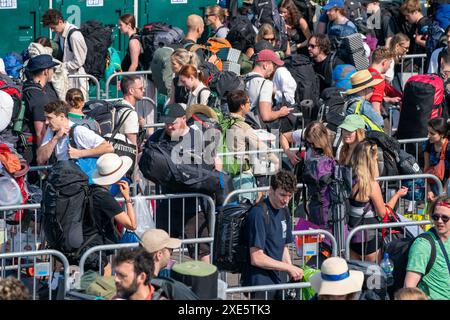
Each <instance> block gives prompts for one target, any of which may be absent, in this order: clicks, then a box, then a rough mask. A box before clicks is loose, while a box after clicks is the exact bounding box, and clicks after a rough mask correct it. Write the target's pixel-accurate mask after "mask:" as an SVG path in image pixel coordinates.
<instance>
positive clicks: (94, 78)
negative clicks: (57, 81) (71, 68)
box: [69, 74, 100, 100]
mask: <svg viewBox="0 0 450 320" xmlns="http://www.w3.org/2000/svg"><path fill="white" fill-rule="evenodd" d="M83 78H87V79H89V80H92V82H93V83H94V84H95V88H96V92H97V95H96V97H95V98H96V99H97V100H99V99H100V83H99V82H98V79H97V78H96V77H94V76H93V75H91V74H71V75H69V79H83Z"/></svg>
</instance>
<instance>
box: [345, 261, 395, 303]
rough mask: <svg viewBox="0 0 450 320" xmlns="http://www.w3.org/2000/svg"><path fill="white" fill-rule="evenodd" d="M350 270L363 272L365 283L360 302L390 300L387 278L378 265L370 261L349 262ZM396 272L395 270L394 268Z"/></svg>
mask: <svg viewBox="0 0 450 320" xmlns="http://www.w3.org/2000/svg"><path fill="white" fill-rule="evenodd" d="M347 265H348V269H349V270H357V271H362V272H363V273H364V282H363V286H362V290H361V295H360V296H359V300H389V295H388V292H387V290H388V286H387V276H386V273H385V272H384V271H383V269H382V268H381V267H380V266H379V265H378V264H376V263H373V262H368V261H359V260H350V261H347ZM394 270H395V268H394Z"/></svg>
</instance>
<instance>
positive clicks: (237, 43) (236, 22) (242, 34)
mask: <svg viewBox="0 0 450 320" xmlns="http://www.w3.org/2000/svg"><path fill="white" fill-rule="evenodd" d="M230 26H231V28H230V31H228V35H227V38H226V39H227V40H228V41H229V42H230V44H231V46H232V47H233V48H235V49H238V50H241V51H243V52H245V51H246V50H247V49H248V48H250V47H253V46H254V45H255V38H256V32H255V29H253V26H252V24H251V22H250V20H248V18H247V17H246V16H243V15H238V16H236V17H232V18H231V23H230Z"/></svg>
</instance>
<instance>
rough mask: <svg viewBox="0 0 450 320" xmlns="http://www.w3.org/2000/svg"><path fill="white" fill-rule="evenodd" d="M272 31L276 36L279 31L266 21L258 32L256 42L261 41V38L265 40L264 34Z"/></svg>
mask: <svg viewBox="0 0 450 320" xmlns="http://www.w3.org/2000/svg"><path fill="white" fill-rule="evenodd" d="M270 33H272V34H273V35H274V37H276V35H277V33H276V31H275V29H274V28H273V27H272V25H270V24H268V23H264V24H263V25H262V26H261V27H260V28H259V31H258V34H257V35H256V42H259V41H261V40H264V36H265V35H267V34H270Z"/></svg>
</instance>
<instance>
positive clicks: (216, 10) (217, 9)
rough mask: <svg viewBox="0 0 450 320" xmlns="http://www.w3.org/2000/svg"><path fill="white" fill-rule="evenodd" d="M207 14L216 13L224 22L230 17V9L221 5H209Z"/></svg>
mask: <svg viewBox="0 0 450 320" xmlns="http://www.w3.org/2000/svg"><path fill="white" fill-rule="evenodd" d="M205 14H208V15H209V14H211V15H215V16H217V17H218V18H219V20H220V22H222V23H223V22H224V21H225V18H226V17H228V10H227V9H223V8H222V7H221V6H218V5H215V6H209V7H208V8H206V13H205Z"/></svg>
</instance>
